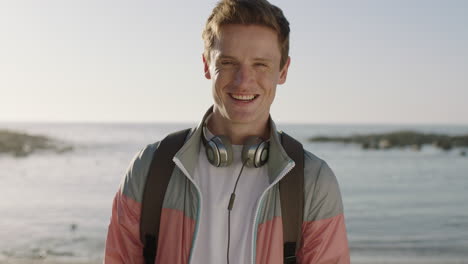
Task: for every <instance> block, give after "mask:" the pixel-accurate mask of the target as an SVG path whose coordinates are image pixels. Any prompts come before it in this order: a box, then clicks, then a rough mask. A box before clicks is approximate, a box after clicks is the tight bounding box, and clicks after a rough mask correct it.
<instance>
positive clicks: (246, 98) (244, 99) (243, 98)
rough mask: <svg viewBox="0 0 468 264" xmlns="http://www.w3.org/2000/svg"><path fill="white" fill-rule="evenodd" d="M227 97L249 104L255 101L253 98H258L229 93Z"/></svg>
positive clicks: (254, 95) (251, 95) (253, 95)
mask: <svg viewBox="0 0 468 264" xmlns="http://www.w3.org/2000/svg"><path fill="white" fill-rule="evenodd" d="M229 96H230V97H231V98H232V99H234V100H237V101H242V102H250V101H253V100H255V98H257V97H258V94H232V93H230V94H229Z"/></svg>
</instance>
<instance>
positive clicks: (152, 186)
mask: <svg viewBox="0 0 468 264" xmlns="http://www.w3.org/2000/svg"><path fill="white" fill-rule="evenodd" d="M189 132H190V129H185V130H181V131H178V132H175V133H172V134H170V135H168V136H167V137H166V138H164V139H163V140H162V141H161V143H160V144H159V147H158V149H157V150H156V151H155V152H154V155H153V160H152V162H151V165H150V169H149V172H148V176H147V179H146V184H145V189H144V192H143V201H142V208H141V219H140V239H141V241H142V242H143V245H144V247H143V256H144V258H145V263H146V264H154V261H155V259H156V251H157V249H158V235H159V223H160V220H161V210H162V205H163V201H164V195H165V194H166V189H167V186H168V185H169V180H170V178H171V175H172V171H173V170H174V166H175V164H174V162H173V161H172V158H173V157H174V155H175V154H176V153H177V151H179V149H180V148H181V147H182V146H183V144H184V142H185V139H186V138H187V135H188V133H189Z"/></svg>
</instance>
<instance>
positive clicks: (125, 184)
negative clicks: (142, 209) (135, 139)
mask: <svg viewBox="0 0 468 264" xmlns="http://www.w3.org/2000/svg"><path fill="white" fill-rule="evenodd" d="M159 144H160V141H158V142H156V143H153V144H149V145H147V146H145V147H144V148H143V149H141V150H140V151H138V152H137V153H136V154H135V156H134V157H133V159H132V161H131V162H130V164H129V166H128V168H127V171H126V173H125V176H124V178H123V179H122V182H121V184H120V188H121V192H122V194H124V195H125V196H127V197H128V198H130V199H132V200H134V201H136V202H139V203H141V201H142V197H143V191H144V187H145V183H146V177H147V175H148V171H149V168H150V165H151V162H152V160H153V156H154V153H155V152H156V150H157V149H158V147H159Z"/></svg>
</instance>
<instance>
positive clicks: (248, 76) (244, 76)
mask: <svg viewBox="0 0 468 264" xmlns="http://www.w3.org/2000/svg"><path fill="white" fill-rule="evenodd" d="M254 76H255V72H254V71H253V69H252V68H250V67H248V66H246V65H240V66H239V67H238V69H237V72H236V76H235V80H234V85H235V86H236V87H238V88H239V89H246V88H248V87H249V86H250V85H251V84H252V82H253V80H254Z"/></svg>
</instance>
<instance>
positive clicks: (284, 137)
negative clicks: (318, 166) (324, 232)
mask: <svg viewBox="0 0 468 264" xmlns="http://www.w3.org/2000/svg"><path fill="white" fill-rule="evenodd" d="M281 141H282V145H283V148H284V150H286V153H287V154H288V156H289V157H290V158H292V159H293V160H294V162H295V163H296V165H295V166H294V168H293V169H292V170H291V171H290V172H289V173H288V174H287V175H286V176H285V177H284V178H283V179H281V181H280V182H279V190H280V201H281V215H282V219H283V241H284V247H283V253H284V263H285V264H286V263H288V264H289V263H296V251H297V250H298V249H299V247H300V244H301V236H302V221H303V214H304V149H303V147H302V144H301V143H300V142H299V141H297V140H295V139H294V138H292V137H291V136H289V135H288V134H286V133H284V132H282V133H281Z"/></svg>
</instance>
